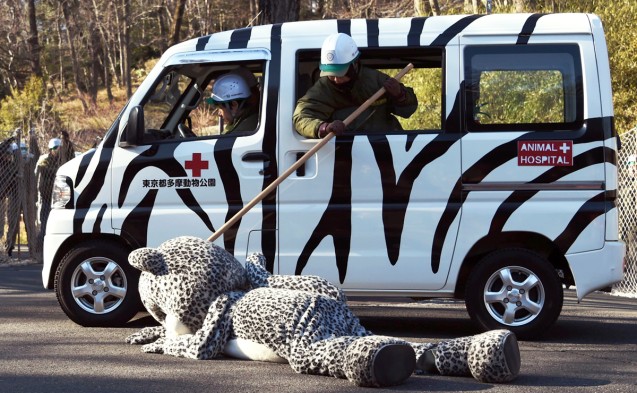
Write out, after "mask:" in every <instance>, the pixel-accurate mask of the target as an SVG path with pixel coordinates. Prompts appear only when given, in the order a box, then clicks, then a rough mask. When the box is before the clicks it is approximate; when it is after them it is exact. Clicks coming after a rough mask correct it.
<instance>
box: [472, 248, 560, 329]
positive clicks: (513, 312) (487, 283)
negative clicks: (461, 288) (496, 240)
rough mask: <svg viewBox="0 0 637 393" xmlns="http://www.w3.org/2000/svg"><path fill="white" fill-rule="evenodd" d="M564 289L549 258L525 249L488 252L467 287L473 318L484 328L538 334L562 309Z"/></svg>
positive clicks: (474, 270) (473, 272)
mask: <svg viewBox="0 0 637 393" xmlns="http://www.w3.org/2000/svg"><path fill="white" fill-rule="evenodd" d="M563 298H564V293H563V290H562V283H561V281H560V278H559V277H558V275H557V272H556V271H555V269H554V268H553V266H552V265H551V264H550V263H549V261H548V260H546V258H543V257H542V256H540V255H538V254H536V253H534V252H531V251H528V250H524V249H504V250H499V251H495V252H493V253H491V254H488V255H487V256H486V257H484V258H483V259H482V260H480V261H479V262H478V264H477V265H476V266H475V267H474V269H473V271H472V272H471V275H470V277H469V279H468V281H467V285H466V289H465V303H466V306H467V312H468V313H469V316H470V317H471V319H472V320H473V321H474V323H476V324H477V325H478V327H480V328H481V329H482V330H491V329H509V330H511V331H513V332H514V333H515V334H516V335H517V336H518V337H520V338H523V339H530V338H534V337H537V336H539V335H540V334H541V333H543V332H544V331H545V330H546V329H547V328H548V327H549V326H551V325H552V324H553V323H554V322H555V320H556V319H557V317H558V316H559V315H560V312H561V311H562V303H563Z"/></svg>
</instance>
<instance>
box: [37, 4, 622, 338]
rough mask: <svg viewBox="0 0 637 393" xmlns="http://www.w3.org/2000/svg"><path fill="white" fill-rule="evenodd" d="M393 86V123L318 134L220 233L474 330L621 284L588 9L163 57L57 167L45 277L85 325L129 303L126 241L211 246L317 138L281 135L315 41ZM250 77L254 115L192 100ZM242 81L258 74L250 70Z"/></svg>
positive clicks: (111, 316) (309, 70) (133, 291)
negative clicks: (83, 147)
mask: <svg viewBox="0 0 637 393" xmlns="http://www.w3.org/2000/svg"><path fill="white" fill-rule="evenodd" d="M335 32H343V33H346V34H349V35H351V36H352V37H353V39H354V40H355V42H356V43H357V45H358V46H359V48H360V51H361V57H360V59H361V63H362V64H363V65H364V66H366V67H371V68H375V69H379V70H381V71H383V72H385V73H387V74H389V75H393V74H394V73H395V72H397V71H398V70H400V69H402V68H403V67H405V66H406V65H407V64H408V63H411V64H413V66H414V68H413V70H412V71H411V72H409V73H408V74H407V75H406V76H405V77H404V78H403V79H402V82H403V83H404V84H405V85H408V86H410V87H412V88H413V89H414V91H415V93H416V95H417V97H418V102H419V104H418V108H417V110H416V112H415V113H414V114H413V115H412V116H411V117H410V118H408V119H400V121H401V126H402V128H403V130H402V131H395V130H394V131H390V130H388V131H387V132H379V131H374V132H366V131H365V125H364V124H363V125H362V126H361V127H359V128H357V129H356V130H355V131H353V132H349V133H346V134H345V135H343V136H339V137H337V138H334V139H332V140H330V141H329V143H327V144H326V145H325V146H324V147H323V148H322V149H320V150H319V151H318V153H316V154H315V155H314V156H312V157H311V158H310V159H309V160H308V161H307V162H305V163H304V164H303V165H302V166H301V167H299V168H298V169H297V170H296V171H294V172H293V173H292V174H291V175H290V176H289V177H288V178H287V179H286V180H284V181H283V183H281V184H280V185H279V186H278V187H277V189H276V191H275V192H273V193H271V194H269V195H268V196H267V197H266V198H265V199H263V200H262V201H261V202H259V203H258V204H257V205H256V206H255V207H254V208H252V209H251V210H250V211H249V212H248V213H247V214H246V215H245V216H243V217H242V218H241V219H240V220H239V221H238V222H236V223H235V224H234V225H233V226H232V227H231V228H230V229H229V230H228V231H226V232H225V233H224V234H223V236H221V237H220V238H219V239H218V240H216V243H217V244H219V245H220V246H222V247H224V248H225V249H226V250H229V251H230V252H232V253H234V255H235V256H236V257H237V258H238V259H239V260H241V259H243V258H245V257H246V255H247V254H248V253H251V252H254V251H260V252H263V253H264V254H265V256H266V257H267V260H268V269H269V270H271V271H272V272H274V273H276V274H314V275H320V276H323V277H325V278H327V279H329V280H331V281H333V282H334V283H337V284H339V285H340V286H341V287H342V288H343V289H344V290H345V291H346V292H347V293H348V294H349V295H364V296H402V297H413V298H423V297H443V298H444V297H446V298H460V299H464V300H465V302H466V305H467V309H468V312H469V314H470V316H471V318H472V319H473V320H474V322H476V323H477V324H478V326H480V327H481V328H482V329H491V328H499V327H506V328H509V329H511V330H513V331H515V332H516V333H517V334H518V335H520V336H522V337H532V336H534V335H536V334H538V333H541V332H543V331H545V330H546V328H547V327H548V326H550V325H551V324H552V323H553V322H554V321H555V320H556V318H557V317H558V315H559V314H560V311H561V308H562V298H563V287H564V286H567V287H568V286H572V285H574V286H575V287H576V288H577V289H576V291H577V298H578V299H582V298H583V297H584V296H585V295H587V294H588V293H590V292H592V291H594V290H597V289H600V288H604V287H607V286H609V285H610V284H612V283H614V282H617V281H619V280H620V279H621V278H622V275H623V265H622V264H623V256H624V252H625V247H624V244H623V242H621V241H620V239H619V237H618V219H617V209H616V206H615V200H616V197H617V166H616V164H617V163H616V158H617V149H618V138H617V133H616V130H615V129H614V125H613V104H612V97H611V80H610V73H609V62H608V57H607V49H606V43H605V39H604V33H603V29H602V24H601V22H600V20H599V19H598V18H597V17H596V16H595V15H587V14H547V15H543V14H510V15H503V14H493V15H469V16H460V15H453V16H436V17H429V18H402V19H378V20H365V19H352V20H320V21H306V22H292V23H283V24H275V25H267V26H255V27H250V28H243V29H237V30H232V31H226V32H221V33H215V34H212V35H209V36H206V37H201V38H197V39H193V40H190V41H186V42H184V43H181V44H178V45H176V46H174V47H172V48H170V49H169V50H168V51H167V52H166V53H165V54H164V55H163V56H162V57H161V59H160V60H159V61H158V63H157V65H156V66H155V67H154V68H153V70H152V71H151V72H150V73H149V75H148V76H147V78H146V79H145V80H144V82H143V83H142V84H141V85H140V86H139V88H138V89H137V91H136V92H135V93H134V95H133V96H132V98H131V99H130V101H129V102H128V104H127V105H126V106H125V107H124V108H123V110H122V111H121V114H120V115H119V117H118V118H117V120H116V121H115V123H114V124H113V125H112V127H111V128H110V129H109V130H108V131H107V132H106V134H105V136H104V138H103V141H102V142H101V143H100V144H99V146H97V148H95V149H94V150H91V151H89V152H87V153H85V154H84V155H82V156H80V157H78V158H76V159H75V160H73V161H71V162H69V163H67V164H66V165H64V166H62V167H61V168H60V169H59V171H58V174H57V179H56V185H55V190H54V195H53V205H54V208H53V210H52V212H51V216H50V219H49V220H48V225H47V228H46V237H45V242H44V268H43V272H42V277H43V282H44V286H45V287H46V288H55V290H56V292H57V296H58V299H59V301H60V305H61V306H62V308H63V309H64V311H65V312H66V314H67V315H68V316H69V317H70V318H71V319H72V320H73V321H75V322H77V323H78V324H81V325H86V326H95V325H102V326H103V325H115V324H120V323H122V322H124V321H127V320H129V319H130V318H131V317H132V316H133V315H134V314H135V313H136V312H137V311H138V310H139V298H138V294H137V278H138V277H137V275H136V274H137V273H136V272H135V271H134V270H132V269H131V267H130V266H129V265H128V263H127V255H128V253H129V252H130V251H131V250H132V249H135V248H138V247H141V246H153V247H154V246H157V245H159V244H160V243H161V242H163V241H164V240H167V239H170V238H174V237H177V236H181V235H196V236H199V237H204V238H206V237H208V236H209V235H210V234H211V233H213V232H214V231H215V230H216V229H218V228H219V227H220V226H222V225H223V224H224V223H225V222H226V221H227V220H228V219H229V218H231V217H232V216H233V215H234V214H235V213H236V212H237V211H239V210H240V209H241V208H242V207H243V206H245V205H246V204H247V203H248V202H249V201H251V200H252V198H253V197H255V196H256V195H257V194H259V193H260V192H261V191H262V190H264V189H265V188H266V187H267V186H268V185H269V184H271V183H272V182H273V181H274V180H275V179H276V178H277V177H278V176H279V175H280V174H281V173H282V172H284V171H285V170H286V169H287V168H289V167H290V166H291V165H292V164H293V163H294V162H295V161H296V160H297V158H298V157H299V156H300V155H302V154H303V153H305V152H307V151H308V150H309V149H311V148H312V147H313V146H315V144H316V143H317V142H318V140H314V139H306V138H304V137H303V136H301V135H300V134H299V133H298V132H295V129H294V126H293V122H292V114H293V112H294V109H295V106H296V103H297V100H298V99H299V98H300V97H301V96H303V95H304V93H305V92H306V91H307V89H308V88H309V87H310V86H311V85H312V84H313V83H314V82H316V80H317V78H319V71H318V65H319V62H320V47H321V44H322V42H323V40H324V39H325V37H327V36H328V35H329V34H332V33H335ZM237 70H241V72H243V73H244V75H245V74H247V73H248V72H249V73H250V74H252V75H248V79H250V80H251V82H252V83H251V86H252V88H253V92H254V94H253V96H254V104H255V105H258V108H259V121H258V125H257V126H256V127H255V129H254V130H249V131H238V132H231V133H224V132H223V124H222V122H221V121H220V120H219V118H218V116H217V114H216V113H215V112H214V110H213V108H212V107H210V106H208V105H206V104H205V101H206V100H204V98H207V97H209V96H210V89H211V86H212V85H213V84H214V81H215V79H216V78H218V77H219V76H220V75H223V74H225V73H227V72H231V71H232V72H237ZM252 77H254V78H252Z"/></svg>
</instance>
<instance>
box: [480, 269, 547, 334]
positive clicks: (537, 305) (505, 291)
mask: <svg viewBox="0 0 637 393" xmlns="http://www.w3.org/2000/svg"><path fill="white" fill-rule="evenodd" d="M545 301H546V293H545V291H544V286H543V285H542V282H541V281H540V279H539V277H538V276H537V275H536V274H535V273H533V272H532V271H531V270H529V269H527V268H524V267H521V266H506V267H503V268H501V269H499V270H498V271H496V272H494V273H493V274H492V275H491V277H489V279H488V280H487V282H486V285H485V288H484V305H485V307H486V309H487V311H488V312H489V314H491V316H492V317H493V318H494V319H495V320H496V321H497V322H499V323H501V324H503V325H507V326H520V325H526V324H528V323H529V322H531V321H532V320H534V319H535V318H537V316H538V315H539V314H540V312H541V311H542V309H543V308H544V303H545Z"/></svg>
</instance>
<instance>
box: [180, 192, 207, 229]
mask: <svg viewBox="0 0 637 393" xmlns="http://www.w3.org/2000/svg"><path fill="white" fill-rule="evenodd" d="M176 191H177V195H179V198H181V201H182V202H183V203H184V205H186V206H188V208H189V209H190V210H192V211H193V212H194V213H195V214H196V215H197V216H198V217H199V218H200V219H201V221H203V222H204V224H206V227H208V230H209V231H210V232H214V231H215V228H214V227H213V226H212V221H210V217H208V215H207V214H206V212H205V211H204V210H203V208H202V207H201V205H199V202H197V199H196V198H195V196H194V195H193V194H192V191H191V190H190V188H177V189H176Z"/></svg>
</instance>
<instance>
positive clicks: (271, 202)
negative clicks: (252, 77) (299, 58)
mask: <svg viewBox="0 0 637 393" xmlns="http://www.w3.org/2000/svg"><path fill="white" fill-rule="evenodd" d="M270 52H271V53H272V60H271V61H270V69H269V71H268V94H267V96H268V97H269V99H268V102H267V105H266V109H265V110H266V116H265V125H264V135H263V147H262V150H263V152H264V153H265V154H267V155H268V156H270V163H269V165H268V166H267V167H266V164H265V162H264V166H263V171H264V173H266V174H267V175H266V176H264V177H263V189H265V188H266V187H268V186H269V185H270V184H271V183H272V182H273V181H274V179H275V178H276V176H277V175H278V173H279V168H278V163H277V160H276V157H277V155H276V152H277V149H276V145H277V131H278V129H277V120H276V119H277V111H278V109H277V105H278V100H277V99H276V97H277V96H278V92H279V86H280V84H281V81H280V75H281V24H276V25H273V26H272V30H271V32H270ZM276 205H277V199H276V192H271V193H270V194H269V195H267V196H266V197H265V198H264V199H263V201H261V208H262V217H263V218H262V222H263V227H262V229H263V230H262V231H261V248H262V250H261V251H262V252H263V255H264V256H265V258H266V261H267V262H266V268H267V270H268V271H270V272H272V271H273V269H274V261H275V258H276V222H277V210H276Z"/></svg>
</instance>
